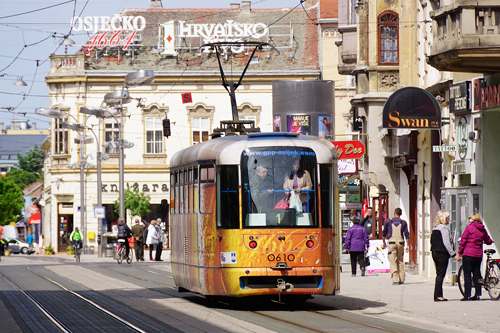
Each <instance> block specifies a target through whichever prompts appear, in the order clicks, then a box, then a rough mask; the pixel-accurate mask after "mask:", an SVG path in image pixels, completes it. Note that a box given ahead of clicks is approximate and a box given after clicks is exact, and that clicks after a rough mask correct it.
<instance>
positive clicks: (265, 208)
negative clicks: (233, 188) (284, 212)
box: [250, 165, 274, 213]
mask: <svg viewBox="0 0 500 333" xmlns="http://www.w3.org/2000/svg"><path fill="white" fill-rule="evenodd" d="M272 184H273V178H272V177H271V176H269V174H268V168H267V167H265V166H263V165H258V166H257V167H256V168H255V176H254V177H252V181H251V182H250V194H251V195H252V200H253V202H254V204H255V206H256V208H257V212H258V213H270V212H271V211H272V210H273V208H274V205H273V189H272Z"/></svg>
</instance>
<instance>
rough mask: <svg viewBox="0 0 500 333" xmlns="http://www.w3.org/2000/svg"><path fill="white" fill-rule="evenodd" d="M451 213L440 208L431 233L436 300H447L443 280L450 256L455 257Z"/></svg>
mask: <svg viewBox="0 0 500 333" xmlns="http://www.w3.org/2000/svg"><path fill="white" fill-rule="evenodd" d="M449 223H450V213H448V212H444V211H442V210H440V211H439V212H437V214H436V219H435V221H434V229H432V234H431V251H432V259H433V260H434V264H435V266H436V281H435V283H434V302H442V301H447V299H446V298H444V297H443V280H444V276H445V275H446V269H447V268H448V262H449V260H450V257H452V258H453V257H455V256H456V253H455V250H453V237H452V236H451V231H450V228H449Z"/></svg>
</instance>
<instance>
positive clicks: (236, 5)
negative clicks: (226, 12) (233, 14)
mask: <svg viewBox="0 0 500 333" xmlns="http://www.w3.org/2000/svg"><path fill="white" fill-rule="evenodd" d="M230 5H231V7H230V8H231V9H240V4H239V3H232V4H230Z"/></svg>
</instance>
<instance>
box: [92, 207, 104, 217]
mask: <svg viewBox="0 0 500 333" xmlns="http://www.w3.org/2000/svg"><path fill="white" fill-rule="evenodd" d="M105 217H106V209H105V208H104V207H94V218H96V219H103V218H105Z"/></svg>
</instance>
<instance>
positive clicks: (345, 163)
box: [337, 160, 358, 175]
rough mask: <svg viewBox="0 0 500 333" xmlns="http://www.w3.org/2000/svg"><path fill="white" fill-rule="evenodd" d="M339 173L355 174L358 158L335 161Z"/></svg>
mask: <svg viewBox="0 0 500 333" xmlns="http://www.w3.org/2000/svg"><path fill="white" fill-rule="evenodd" d="M337 171H338V174H339V175H355V174H357V173H358V160H339V161H338V163H337Z"/></svg>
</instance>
